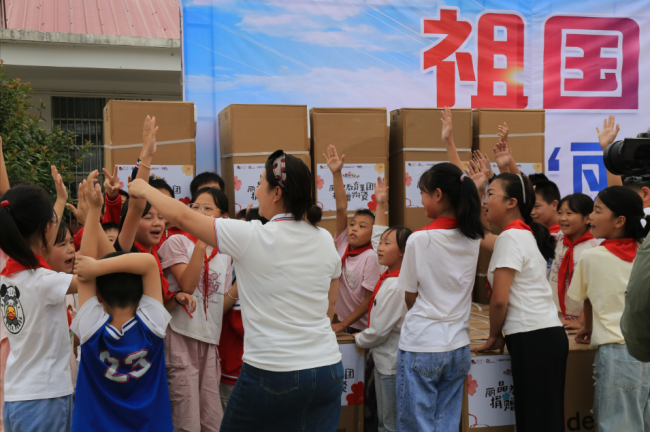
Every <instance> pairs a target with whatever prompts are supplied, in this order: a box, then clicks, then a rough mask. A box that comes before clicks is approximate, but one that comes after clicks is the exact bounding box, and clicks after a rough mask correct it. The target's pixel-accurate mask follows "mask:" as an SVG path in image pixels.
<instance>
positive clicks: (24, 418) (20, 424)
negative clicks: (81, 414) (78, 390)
mask: <svg viewBox="0 0 650 432" xmlns="http://www.w3.org/2000/svg"><path fill="white" fill-rule="evenodd" d="M73 405H74V402H73V395H68V396H63V397H59V398H53V399H36V400H30V401H19V402H5V404H4V406H3V408H2V417H3V421H4V426H5V432H70V429H71V428H72V408H73Z"/></svg>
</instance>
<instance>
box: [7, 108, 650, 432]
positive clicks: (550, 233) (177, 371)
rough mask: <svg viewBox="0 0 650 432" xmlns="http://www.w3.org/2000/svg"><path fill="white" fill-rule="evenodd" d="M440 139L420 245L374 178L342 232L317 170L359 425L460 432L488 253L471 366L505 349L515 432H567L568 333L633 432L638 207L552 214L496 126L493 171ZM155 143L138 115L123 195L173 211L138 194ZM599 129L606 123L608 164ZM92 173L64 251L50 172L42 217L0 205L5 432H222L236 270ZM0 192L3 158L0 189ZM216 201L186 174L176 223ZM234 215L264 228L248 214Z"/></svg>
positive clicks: (599, 403)
mask: <svg viewBox="0 0 650 432" xmlns="http://www.w3.org/2000/svg"><path fill="white" fill-rule="evenodd" d="M442 122H443V136H442V141H443V143H444V145H445V147H446V149H447V154H448V156H449V161H450V162H449V163H439V164H437V165H434V166H433V167H431V168H430V169H429V170H428V171H426V172H425V173H424V174H423V175H422V177H421V178H420V179H419V183H418V185H419V188H420V190H421V196H422V206H423V207H424V209H423V211H424V212H425V213H426V216H427V217H428V218H430V219H432V220H433V222H432V223H431V224H429V225H427V226H426V227H423V228H422V229H420V230H418V231H416V232H412V231H411V230H410V229H408V228H405V227H388V226H387V224H386V216H385V212H386V209H387V202H388V187H387V186H386V184H385V182H384V181H383V180H382V179H381V178H378V180H377V183H376V185H375V199H376V202H377V209H376V214H373V213H372V212H370V211H369V210H357V211H356V212H355V213H354V215H352V217H351V218H350V217H349V215H348V208H347V204H348V201H347V196H346V193H345V187H344V184H343V178H342V174H341V169H342V167H343V162H344V158H345V157H344V156H343V155H342V156H340V157H339V155H338V153H337V151H336V148H335V147H334V146H330V147H329V148H328V150H327V154H326V155H323V156H324V158H325V161H326V162H327V165H328V166H329V168H330V170H331V172H332V175H333V179H334V192H335V197H336V208H337V213H336V235H335V237H334V242H335V245H336V248H337V250H338V253H339V256H340V259H341V277H340V282H339V291H338V297H337V299H336V307H335V309H336V315H337V320H335V321H334V322H333V323H332V324H331V326H332V330H333V331H334V332H335V333H340V332H347V333H349V334H352V335H354V337H355V341H356V344H357V345H358V346H359V347H361V348H366V349H368V354H367V359H366V366H367V367H366V404H367V413H366V414H367V415H366V418H367V420H368V423H367V424H368V425H370V427H373V419H374V418H376V427H377V428H378V430H379V431H382V432H383V431H394V430H400V431H455V430H458V425H459V423H460V416H461V408H462V395H463V383H464V380H465V376H466V375H467V373H468V372H469V369H470V366H471V357H470V355H471V354H470V336H469V331H470V326H469V317H470V310H471V307H472V304H471V294H472V289H473V286H474V280H475V274H476V265H477V261H478V256H479V252H480V249H481V248H484V249H485V250H488V251H491V252H492V253H493V255H492V259H491V262H490V265H489V270H488V280H489V283H490V285H491V288H492V291H491V301H490V334H489V337H488V339H487V340H486V341H485V343H484V344H483V345H482V346H480V347H476V348H474V350H473V351H491V350H497V351H499V350H500V351H503V349H504V347H506V346H507V349H508V352H509V354H510V356H511V358H512V372H513V381H514V387H515V395H516V399H515V400H516V404H515V417H516V423H517V430H519V431H543V432H553V431H564V386H565V374H566V362H567V356H568V346H569V342H568V337H567V333H566V330H569V329H573V330H578V332H577V335H576V336H575V340H576V342H578V343H590V344H591V348H594V349H595V348H598V353H597V356H596V362H595V378H596V392H595V394H596V396H595V399H594V415H595V420H596V423H597V425H598V426H597V427H598V430H599V431H614V430H648V429H649V428H650V408H649V407H650V371H648V368H647V367H645V365H643V364H642V363H640V362H638V361H636V360H635V359H634V358H633V357H631V356H630V354H629V353H628V351H627V348H626V345H625V341H624V338H623V335H622V333H621V328H620V319H621V315H622V314H623V309H624V304H625V302H624V293H625V290H626V286H627V281H628V279H629V276H630V272H631V268H632V262H633V260H634V258H635V255H636V251H637V248H638V245H639V243H640V242H641V241H642V240H643V239H644V238H645V236H646V234H647V231H648V230H649V229H650V226H647V225H646V224H645V214H644V208H645V207H646V205H647V206H650V189H648V187H646V186H647V185H643V184H639V183H638V182H625V183H624V184H623V185H622V186H620V185H610V187H608V188H607V189H605V190H603V191H601V192H600V193H599V194H598V197H597V198H596V200H595V202H594V200H592V199H591V198H590V197H589V196H587V195H584V194H579V193H576V194H572V195H568V196H565V197H561V195H560V192H559V190H558V188H557V186H556V185H555V184H554V183H552V182H551V181H549V180H548V179H546V178H544V176H543V175H536V176H529V177H527V176H525V175H522V174H521V173H520V172H519V170H518V169H517V166H516V164H515V163H514V159H513V158H512V156H511V152H510V151H509V149H508V147H507V125H505V124H504V126H502V127H500V135H501V141H500V142H499V143H498V144H497V146H496V148H495V158H496V162H497V164H498V167H499V170H500V173H499V174H498V175H495V174H494V173H493V172H492V169H491V165H490V163H489V159H488V158H487V156H485V155H483V154H481V153H480V152H476V153H475V154H474V158H473V160H472V161H470V162H469V169H468V170H465V166H464V165H463V164H462V163H461V161H460V158H459V156H458V153H457V152H456V149H455V146H454V142H453V134H452V118H451V111H450V110H449V109H445V111H444V114H443V119H442ZM156 131H157V127H156V125H155V118H151V119H150V118H149V117H148V118H147V120H146V121H145V124H144V127H143V143H144V144H143V147H142V151H141V154H140V159H139V160H138V161H137V164H136V165H137V172H136V171H134V175H133V178H134V179H136V178H137V179H143V180H147V181H148V182H149V184H150V185H151V186H152V187H154V188H155V189H158V190H159V191H160V192H162V193H164V194H166V195H169V196H171V197H172V198H173V196H174V193H173V190H172V189H171V188H170V187H169V185H167V184H166V183H165V182H164V180H161V179H150V178H149V174H150V165H151V162H152V158H153V155H154V154H155V150H156V145H155V135H156ZM613 131H614V129H613V121H610V122H609V124H608V123H606V127H605V128H604V129H603V131H602V132H601V133H600V134H601V137H600V138H601V144H602V145H603V148H604V147H605V146H606V144H607V141H613V139H614V137H615V136H616V134H615V133H614V132H613ZM0 150H1V142H0ZM0 154H1V152H0ZM104 172H105V178H106V181H105V183H104V189H105V194H102V192H101V188H100V186H99V185H98V184H97V176H98V173H97V172H94V173H92V174H90V176H89V177H88V178H87V179H86V180H85V181H84V182H83V183H82V184H80V185H79V189H78V197H79V203H78V206H77V207H73V206H71V205H69V204H68V206H69V208H70V210H71V211H72V212H73V213H74V215H75V217H76V219H77V220H78V221H79V222H81V223H82V224H83V225H84V228H83V230H82V231H80V232H79V233H77V234H76V235H74V234H73V232H72V230H71V229H70V227H69V226H68V225H67V224H65V223H64V222H63V221H62V216H63V211H64V208H65V206H66V202H67V200H68V194H67V191H66V188H65V187H64V185H63V181H62V179H61V176H60V175H59V174H58V172H57V171H56V169H54V168H53V171H52V175H53V179H54V182H55V185H56V190H57V200H56V203H55V205H54V207H52V204H51V201H50V198H49V197H48V195H47V194H46V192H45V191H44V190H42V189H41V188H39V187H37V186H34V185H32V184H30V183H29V182H26V181H24V180H20V181H14V182H13V183H12V184H11V187H10V188H7V186H4V190H0V195H1V198H0V225H1V226H2V229H0V252H2V253H3V254H4V255H6V259H5V257H4V255H3V264H5V265H4V269H2V284H1V287H0V308H1V309H2V318H3V325H2V326H1V327H2V329H3V332H6V335H7V336H8V337H7V338H4V337H3V338H2V341H1V342H0V347H2V351H1V354H2V356H0V361H1V360H3V357H4V356H7V352H8V357H4V358H5V359H6V371H2V369H1V368H0V378H3V380H2V381H3V383H4V387H3V389H4V401H5V404H4V410H3V421H4V428H5V431H7V432H12V431H69V430H75V431H87V430H106V431H114V430H132V431H143V430H151V431H154V430H155V431H171V430H178V431H218V430H219V428H220V424H221V422H222V417H223V413H224V410H225V407H226V405H227V403H228V395H229V394H230V393H231V392H232V390H233V388H234V386H235V384H236V383H237V377H238V375H239V373H240V371H241V368H242V354H243V338H244V333H245V332H244V327H243V324H242V318H241V309H240V305H239V302H238V287H237V279H236V269H235V268H234V266H233V259H232V258H231V257H230V256H228V255H225V254H222V253H219V250H218V249H217V248H214V247H212V246H209V245H208V244H206V243H205V242H203V241H201V240H199V239H197V238H196V237H194V236H192V235H191V234H189V233H187V232H184V231H182V230H180V229H178V228H176V227H174V226H170V224H169V223H168V221H167V220H165V219H164V218H163V216H162V215H161V214H160V213H159V212H158V210H157V209H156V208H154V207H153V206H152V205H151V204H149V203H148V202H147V201H145V200H144V199H138V198H135V197H133V198H129V196H128V194H127V193H126V192H124V191H121V190H120V188H119V180H117V176H116V173H113V174H112V175H111V173H109V172H107V171H104ZM8 182H9V180H8V179H7V177H6V170H5V169H4V162H3V160H1V158H0V183H2V184H3V185H7V184H8ZM224 187H225V185H224V182H223V180H222V179H221V178H220V177H219V176H218V175H216V174H214V173H203V174H200V175H198V176H197V177H196V178H195V179H194V181H193V182H192V186H191V193H192V199H191V203H190V204H189V207H190V208H191V209H192V210H193V211H195V212H198V213H201V214H202V215H204V216H207V217H210V218H215V219H216V218H228V217H229V216H230V215H229V214H228V212H229V210H228V209H229V205H228V198H227V196H226V195H225V194H224V192H223V189H224ZM644 194H645V195H648V196H647V197H646V196H645V195H644ZM646 198H647V200H646ZM102 207H103V209H102ZM233 216H235V217H236V218H237V219H243V220H247V221H251V220H253V219H258V220H261V221H262V223H264V222H266V220H265V219H263V218H262V217H260V216H259V214H257V213H256V212H255V209H250V208H249V209H247V210H243V211H242V212H240V213H238V214H237V215H233ZM348 219H349V221H348ZM493 232H499V234H498V235H496V234H494V233H493ZM123 251H124V252H123ZM305 289H306V290H308V289H309V287H305ZM74 294H76V296H73V295H74ZM7 341H8V343H7ZM71 344H72V346H73V348H72V349H71ZM0 389H2V388H0ZM374 401H376V403H375V402H374ZM375 406H376V412H373V409H372V408H373V407H375ZM287 415H291V413H290V412H287Z"/></svg>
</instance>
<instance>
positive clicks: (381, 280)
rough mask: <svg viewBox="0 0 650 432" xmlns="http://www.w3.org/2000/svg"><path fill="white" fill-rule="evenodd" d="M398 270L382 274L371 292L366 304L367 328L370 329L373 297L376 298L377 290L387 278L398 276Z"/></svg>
mask: <svg viewBox="0 0 650 432" xmlns="http://www.w3.org/2000/svg"><path fill="white" fill-rule="evenodd" d="M399 272H400V269H397V270H395V271H392V272H390V273H388V270H386V271H385V272H384V274H382V275H381V276H379V280H378V281H377V285H375V289H374V290H373V291H372V296H370V303H368V327H370V311H371V310H372V305H373V304H374V302H375V297H377V293H378V292H379V288H381V286H382V284H383V283H384V281H385V280H386V279H388V278H392V277H397V276H399Z"/></svg>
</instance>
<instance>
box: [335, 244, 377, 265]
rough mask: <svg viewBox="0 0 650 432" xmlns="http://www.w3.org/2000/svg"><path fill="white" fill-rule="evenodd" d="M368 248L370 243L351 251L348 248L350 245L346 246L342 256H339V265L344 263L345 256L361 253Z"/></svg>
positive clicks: (370, 246)
mask: <svg viewBox="0 0 650 432" xmlns="http://www.w3.org/2000/svg"><path fill="white" fill-rule="evenodd" d="M369 249H372V245H371V244H369V245H367V246H364V247H361V248H359V249H355V250H353V251H351V250H350V245H348V246H347V247H346V248H345V253H344V254H343V256H342V257H341V265H343V264H345V260H346V259H347V257H351V256H357V255H361V254H362V253H364V252H365V251H367V250H369Z"/></svg>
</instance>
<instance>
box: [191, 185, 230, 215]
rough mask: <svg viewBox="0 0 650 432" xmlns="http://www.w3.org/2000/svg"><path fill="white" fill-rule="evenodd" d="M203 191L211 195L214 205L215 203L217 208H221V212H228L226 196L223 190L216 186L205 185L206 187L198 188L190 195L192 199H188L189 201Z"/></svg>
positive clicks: (194, 199)
mask: <svg viewBox="0 0 650 432" xmlns="http://www.w3.org/2000/svg"><path fill="white" fill-rule="evenodd" d="M204 193H207V194H209V195H211V196H212V200H213V201H214V205H216V206H217V208H218V209H219V210H221V213H226V214H227V213H228V197H227V196H226V194H225V193H224V192H223V191H221V190H219V189H217V188H209V187H206V188H201V189H199V190H198V191H197V192H196V193H195V194H194V195H192V201H190V203H193V202H194V201H196V199H197V198H198V197H199V195H203V194H204Z"/></svg>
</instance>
